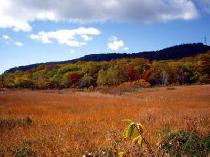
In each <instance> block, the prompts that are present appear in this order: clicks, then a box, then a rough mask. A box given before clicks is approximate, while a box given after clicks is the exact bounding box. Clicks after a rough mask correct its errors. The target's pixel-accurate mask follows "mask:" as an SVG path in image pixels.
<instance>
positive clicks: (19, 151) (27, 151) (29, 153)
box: [14, 142, 36, 157]
mask: <svg viewBox="0 0 210 157" xmlns="http://www.w3.org/2000/svg"><path fill="white" fill-rule="evenodd" d="M14 156H16V157H35V156H36V153H35V151H33V149H32V148H31V146H30V145H29V143H28V142H23V143H22V145H21V146H20V147H18V148H16V149H15V151H14Z"/></svg>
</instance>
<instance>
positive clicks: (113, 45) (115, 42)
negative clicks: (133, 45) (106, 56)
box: [107, 36, 129, 51]
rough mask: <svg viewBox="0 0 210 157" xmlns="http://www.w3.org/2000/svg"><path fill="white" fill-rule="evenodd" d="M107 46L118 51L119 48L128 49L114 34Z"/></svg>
mask: <svg viewBox="0 0 210 157" xmlns="http://www.w3.org/2000/svg"><path fill="white" fill-rule="evenodd" d="M107 47H108V48H109V49H111V50H113V51H119V50H129V48H128V47H125V44H124V42H123V41H122V40H120V39H118V38H117V37H116V36H113V37H112V38H111V39H110V40H109V42H108V44H107Z"/></svg>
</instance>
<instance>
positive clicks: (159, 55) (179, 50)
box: [5, 43, 210, 73]
mask: <svg viewBox="0 0 210 157" xmlns="http://www.w3.org/2000/svg"><path fill="white" fill-rule="evenodd" d="M208 50H210V46H208V45H204V44H203V43H192V44H181V45H176V46H172V47H168V48H164V49H162V50H158V51H144V52H138V53H102V54H89V55H85V56H83V57H80V58H77V59H72V60H67V61H58V62H46V63H37V64H30V65H25V66H18V67H14V68H11V69H9V70H7V71H5V72H6V73H7V72H15V71H17V70H21V71H26V70H30V69H32V68H35V67H37V66H39V65H42V64H45V65H50V64H67V63H75V62H78V61H111V60H114V59H121V58H145V59H149V60H172V59H181V58H184V57H189V56H193V55H197V54H200V53H206V52H207V51H208Z"/></svg>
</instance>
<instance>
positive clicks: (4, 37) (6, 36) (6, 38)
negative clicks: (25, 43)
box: [2, 35, 10, 40]
mask: <svg viewBox="0 0 210 157" xmlns="http://www.w3.org/2000/svg"><path fill="white" fill-rule="evenodd" d="M2 38H3V39H5V40H9V39H10V37H9V36H8V35H2Z"/></svg>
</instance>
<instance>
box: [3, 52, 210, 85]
mask: <svg viewBox="0 0 210 157" xmlns="http://www.w3.org/2000/svg"><path fill="white" fill-rule="evenodd" d="M139 80H141V81H140V82H142V81H143V82H144V83H147V84H148V83H149V84H151V85H169V84H194V83H199V84H200V83H210V51H208V52H207V53H205V54H199V55H196V56H191V57H185V58H182V59H179V60H175V59H174V60H159V61H155V60H154V61H151V60H148V59H145V58H122V59H116V60H111V61H101V62H96V61H89V62H87V61H78V62H76V63H66V64H41V65H39V66H37V67H35V68H32V69H30V70H26V71H20V70H16V71H15V72H6V73H4V74H3V75H2V76H1V86H3V87H7V88H34V89H62V88H69V87H72V88H89V87H101V86H118V85H120V84H122V83H124V82H135V81H139Z"/></svg>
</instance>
